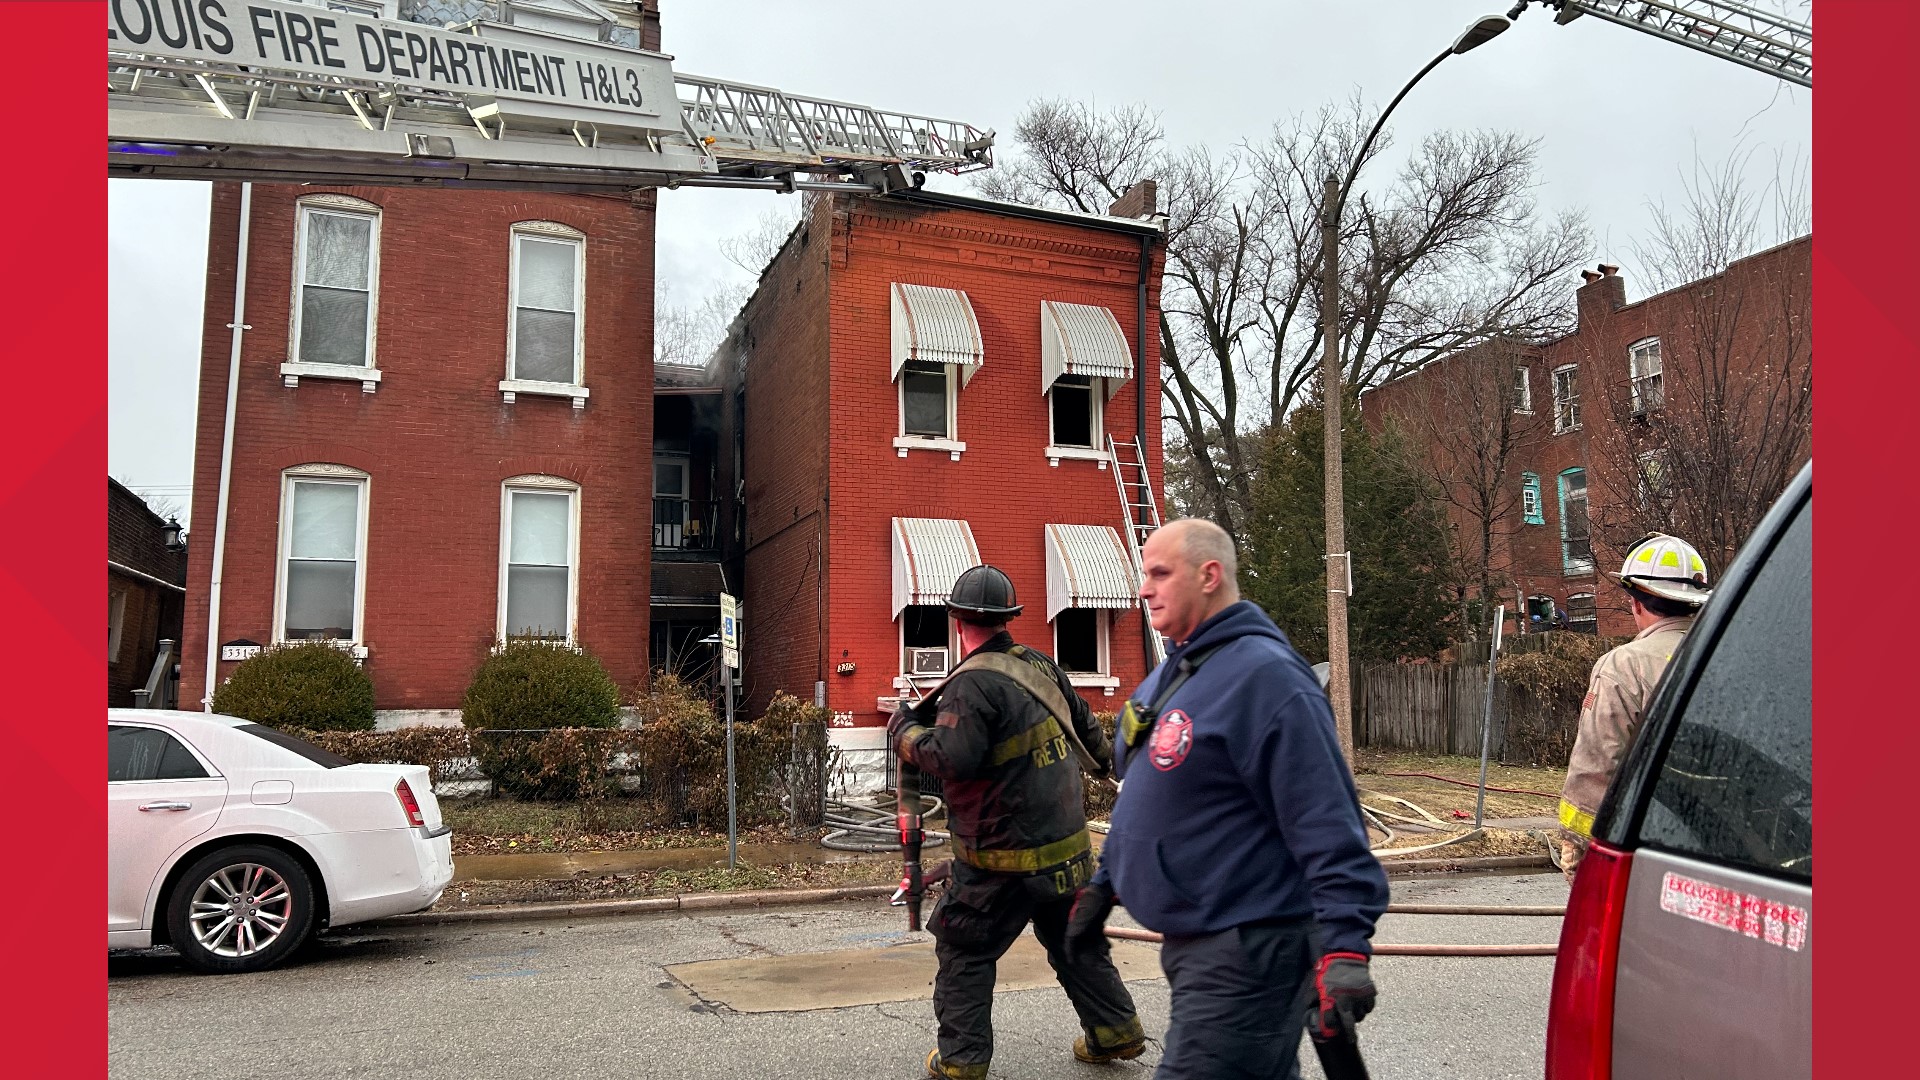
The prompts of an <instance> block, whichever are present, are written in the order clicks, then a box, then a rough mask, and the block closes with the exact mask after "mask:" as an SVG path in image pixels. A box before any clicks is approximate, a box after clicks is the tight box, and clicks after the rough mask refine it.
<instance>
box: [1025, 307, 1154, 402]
mask: <svg viewBox="0 0 1920 1080" xmlns="http://www.w3.org/2000/svg"><path fill="white" fill-rule="evenodd" d="M1062 375H1090V376H1092V377H1093V378H1096V379H1105V380H1106V381H1107V396H1108V397H1109V398H1111V397H1112V396H1113V395H1115V394H1117V393H1119V392H1120V384H1121V383H1123V382H1126V381H1127V380H1128V379H1131V378H1133V353H1132V352H1131V351H1130V350H1129V349H1128V348H1127V336H1126V335H1125V334H1123V333H1121V331H1120V320H1119V319H1117V318H1115V317H1114V315H1113V311H1112V310H1111V309H1108V308H1103V307H1094V306H1093V305H1091V304H1068V303H1063V302H1061V301H1059V300H1042V301H1040V392H1041V393H1042V394H1044V393H1046V392H1047V391H1049V390H1051V389H1053V384H1054V383H1056V382H1059V381H1060V376H1062Z"/></svg>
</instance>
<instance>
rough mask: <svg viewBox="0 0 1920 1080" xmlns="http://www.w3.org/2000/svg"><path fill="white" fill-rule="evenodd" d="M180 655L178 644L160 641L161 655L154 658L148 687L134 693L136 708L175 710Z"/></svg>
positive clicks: (167, 640)
mask: <svg viewBox="0 0 1920 1080" xmlns="http://www.w3.org/2000/svg"><path fill="white" fill-rule="evenodd" d="M178 653H179V649H178V645H177V643H176V642H174V641H173V640H172V639H170V638H161V639H160V653H159V655H158V656H155V657H154V658H153V671H152V672H151V673H150V674H148V675H147V685H146V686H144V687H141V688H139V689H136V690H135V691H134V692H133V707H134V708H136V709H171V708H173V706H174V703H175V702H176V701H177V700H178V698H179V690H180V664H179V662H178V661H179V659H180V658H179V655H178Z"/></svg>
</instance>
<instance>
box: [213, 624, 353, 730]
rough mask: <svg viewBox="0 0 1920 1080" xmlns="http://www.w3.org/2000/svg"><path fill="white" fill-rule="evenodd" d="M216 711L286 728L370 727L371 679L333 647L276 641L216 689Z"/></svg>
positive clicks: (214, 699) (330, 728)
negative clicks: (287, 643)
mask: <svg viewBox="0 0 1920 1080" xmlns="http://www.w3.org/2000/svg"><path fill="white" fill-rule="evenodd" d="M213 711H214V712H217V713H224V714H226V715H227V716H237V717H240V718H241V719H243V720H251V721H253V722H254V723H256V724H264V725H266V726H267V727H271V728H279V729H282V730H286V729H291V728H305V729H307V730H309V731H368V730H371V729H372V728H373V680H371V679H369V678H367V673H366V672H365V671H362V670H361V669H360V665H359V664H358V663H356V662H355V661H354V659H353V657H352V656H349V655H348V654H347V653H345V652H343V651H341V650H340V649H337V648H335V647H333V646H332V645H327V644H323V643H320V642H313V641H308V642H300V643H298V644H291V645H275V646H272V647H270V648H266V649H262V650H261V651H260V652H259V653H258V654H256V655H254V656H253V657H252V658H250V659H247V660H243V661H241V663H240V666H239V667H237V668H235V669H234V671H233V675H232V677H230V678H228V679H227V681H226V682H224V683H221V684H220V686H219V687H218V688H216V689H215V690H214V692H213Z"/></svg>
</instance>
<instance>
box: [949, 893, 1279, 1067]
mask: <svg viewBox="0 0 1920 1080" xmlns="http://www.w3.org/2000/svg"><path fill="white" fill-rule="evenodd" d="M1086 876H1087V875H1086V874H1085V873H1082V874H1080V875H1078V877H1077V878H1070V879H1072V880H1085V878H1086ZM1072 909H1073V893H1072V892H1068V893H1067V894H1066V895H1064V896H1063V895H1060V894H1058V893H1057V892H1055V888H1054V883H1053V875H1051V874H1047V873H1041V874H1033V875H1014V874H999V873H993V872H991V871H986V870H980V869H978V868H976V867H973V866H969V865H967V864H966V863H962V862H960V861H959V860H957V859H956V860H955V861H954V863H953V876H952V878H951V879H950V881H949V882H948V885H947V888H946V890H945V891H944V892H942V893H941V896H940V900H939V902H938V904H936V905H935V907H934V909H933V913H932V915H931V916H930V917H929V918H928V920H927V929H928V930H929V931H930V932H931V933H932V934H933V937H934V955H935V956H936V957H938V958H939V961H940V969H939V973H938V974H937V975H936V976H935V977H934V983H933V1012H934V1016H935V1017H937V1018H938V1020H939V1022H940V1061H941V1063H942V1065H944V1066H945V1067H946V1070H947V1071H948V1073H949V1075H953V1076H966V1077H978V1076H985V1075H986V1072H987V1064H988V1062H990V1061H991V1060H992V1059H993V984H994V982H995V979H996V966H997V965H998V963H999V961H1000V958H1001V957H1002V956H1004V955H1006V952H1007V950H1008V949H1010V948H1012V947H1013V943H1014V942H1015V941H1017V940H1019V937H1020V934H1021V932H1022V931H1024V930H1025V929H1026V928H1027V925H1028V923H1029V922H1031V923H1032V925H1033V936H1034V937H1036V938H1038V939H1039V941H1040V944H1041V946H1043V947H1044V948H1045V949H1046V950H1047V963H1048V964H1050V965H1052V967H1053V972H1054V975H1055V976H1056V977H1058V978H1059V980H1060V986H1061V988H1062V989H1064V990H1066V992H1067V999H1068V1000H1069V1001H1071V1002H1072V1003H1073V1009H1074V1012H1076V1013H1077V1014H1079V1017H1080V1026H1081V1027H1082V1028H1083V1029H1085V1031H1086V1035H1087V1042H1088V1045H1089V1046H1090V1047H1093V1048H1096V1049H1098V1048H1111V1047H1115V1046H1120V1045H1124V1044H1126V1043H1129V1042H1133V1041H1136V1040H1138V1039H1140V1038H1141V1037H1142V1035H1143V1031H1142V1029H1141V1027H1140V1019H1139V1017H1138V1016H1136V1015H1135V1013H1134V1008H1133V996H1132V995H1130V994H1128V993H1127V988H1126V986H1125V984H1123V983H1122V982H1121V981H1120V973H1119V972H1118V971H1117V970H1115V969H1114V966H1113V960H1112V958H1111V956H1110V955H1109V948H1108V946H1107V944H1106V941H1105V939H1104V938H1103V939H1102V940H1101V942H1100V944H1099V946H1098V947H1097V948H1095V949H1087V950H1080V951H1078V952H1077V953H1076V955H1075V958H1074V961H1073V962H1072V963H1069V962H1068V961H1067V959H1066V956H1065V955H1064V954H1063V952H1062V951H1061V944H1062V942H1063V941H1064V940H1065V938H1066V932H1067V915H1068V914H1069V912H1071V911H1072ZM1298 1027H1299V1025H1297V1024H1296V1025H1295V1030H1296V1032H1297V1031H1298Z"/></svg>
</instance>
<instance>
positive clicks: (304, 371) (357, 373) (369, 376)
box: [280, 360, 380, 394]
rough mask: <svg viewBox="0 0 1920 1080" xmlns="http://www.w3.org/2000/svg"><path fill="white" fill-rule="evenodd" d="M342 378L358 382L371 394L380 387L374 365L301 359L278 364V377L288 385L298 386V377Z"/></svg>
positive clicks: (378, 374)
mask: <svg viewBox="0 0 1920 1080" xmlns="http://www.w3.org/2000/svg"><path fill="white" fill-rule="evenodd" d="M302 376H305V377H306V378H309V379H344V380H346V381H348V382H357V383H359V384H360V390H361V392H362V393H367V394H371V393H373V392H374V391H375V390H378V389H379V388H380V369H379V368H376V367H353V366H351V365H349V364H309V363H306V362H305V361H301V360H288V361H287V362H285V363H283V364H281V365H280V379H281V381H282V382H284V383H286V384H287V385H288V386H299V385H300V379H301V377H302Z"/></svg>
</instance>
